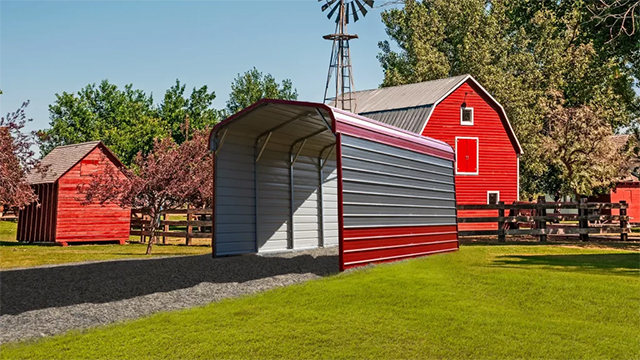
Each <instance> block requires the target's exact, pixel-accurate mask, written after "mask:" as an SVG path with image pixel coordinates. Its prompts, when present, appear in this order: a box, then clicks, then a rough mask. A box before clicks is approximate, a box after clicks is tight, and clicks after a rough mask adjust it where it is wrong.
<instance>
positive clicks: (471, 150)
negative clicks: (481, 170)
mask: <svg viewBox="0 0 640 360" xmlns="http://www.w3.org/2000/svg"><path fill="white" fill-rule="evenodd" d="M478 148H479V145H478V138H470V137H456V174H458V175H478Z"/></svg>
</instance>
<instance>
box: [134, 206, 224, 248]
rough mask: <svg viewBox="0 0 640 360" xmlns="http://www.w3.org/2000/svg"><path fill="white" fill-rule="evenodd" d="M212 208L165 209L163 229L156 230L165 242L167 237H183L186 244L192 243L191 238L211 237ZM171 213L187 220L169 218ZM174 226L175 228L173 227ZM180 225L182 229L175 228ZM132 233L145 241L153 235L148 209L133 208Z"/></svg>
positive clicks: (157, 234) (161, 221) (162, 220)
mask: <svg viewBox="0 0 640 360" xmlns="http://www.w3.org/2000/svg"><path fill="white" fill-rule="evenodd" d="M212 214H213V212H212V211H211V209H183V210H168V211H163V212H162V215H161V220H160V226H161V230H160V231H156V236H158V237H160V238H161V240H162V243H163V244H166V243H167V238H183V239H185V244H186V245H191V239H211V229H212V220H211V219H212V217H211V215H212ZM171 215H182V217H186V220H168V218H170V217H172V216H171ZM171 227H173V228H174V229H171ZM176 227H180V229H177V230H176V229H175V228H176ZM129 234H130V235H134V236H140V241H141V242H145V241H146V238H147V237H150V236H151V218H150V217H149V215H148V212H147V211H143V210H141V209H132V210H131V230H130V233H129Z"/></svg>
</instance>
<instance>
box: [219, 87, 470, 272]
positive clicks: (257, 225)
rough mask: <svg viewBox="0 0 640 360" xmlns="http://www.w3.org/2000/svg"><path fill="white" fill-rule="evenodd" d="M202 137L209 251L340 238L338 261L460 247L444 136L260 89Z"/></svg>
mask: <svg viewBox="0 0 640 360" xmlns="http://www.w3.org/2000/svg"><path fill="white" fill-rule="evenodd" d="M210 147H211V150H212V151H213V152H214V154H215V161H214V164H215V165H214V176H213V178H214V199H213V203H214V206H213V216H214V231H213V239H212V246H213V254H214V256H222V255H234V254H245V253H262V252H271V251H286V250H292V249H308V248H316V247H323V246H335V245H338V246H339V249H340V250H339V251H340V270H344V269H345V268H349V267H354V266H359V265H366V264H368V263H375V262H383V261H393V260H397V259H403V258H408V257H414V256H422V255H428V254H433V253H440V252H446V251H452V250H457V249H458V235H457V223H456V208H455V183H454V171H453V165H454V155H453V151H452V149H451V147H450V146H449V145H447V144H446V143H444V142H441V141H438V140H434V139H431V138H426V137H423V136H419V135H415V134H412V133H409V132H405V131H403V130H400V129H397V128H394V127H391V126H388V125H385V124H382V123H379V122H376V121H374V120H371V119H367V118H364V117H362V116H358V115H354V114H351V113H348V112H345V111H342V110H338V109H335V108H332V107H329V106H327V105H324V104H319V103H308V102H298V101H285V100H270V99H264V100H261V101H259V102H257V103H255V104H254V105H252V106H250V107H248V108H246V109H244V110H243V111H241V112H239V113H237V114H235V115H233V116H231V117H229V118H227V119H226V120H224V121H222V122H220V123H219V124H217V125H216V126H215V127H214V128H213V130H212V132H211V136H210Z"/></svg>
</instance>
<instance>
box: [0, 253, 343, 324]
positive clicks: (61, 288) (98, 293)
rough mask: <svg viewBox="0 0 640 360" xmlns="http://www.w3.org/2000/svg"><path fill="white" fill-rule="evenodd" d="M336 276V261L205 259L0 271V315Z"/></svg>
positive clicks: (333, 258)
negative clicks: (202, 287) (280, 278)
mask: <svg viewBox="0 0 640 360" xmlns="http://www.w3.org/2000/svg"><path fill="white" fill-rule="evenodd" d="M337 272H338V256H337V255H336V256H318V257H315V258H314V257H312V256H311V255H307V254H301V255H297V256H295V255H289V257H284V256H258V255H248V256H235V257H227V258H215V259H213V258H211V255H210V254H206V255H195V256H181V257H170V258H151V259H144V260H141V259H136V260H118V261H110V262H100V263H88V264H79V265H67V266H55V267H44V268H32V269H21V270H4V271H1V272H0V315H5V314H11V315H17V314H20V313H23V312H26V311H30V310H38V309H45V308H53V307H61V306H69V305H75V304H82V303H106V302H112V301H117V300H123V299H130V298H134V297H138V296H142V295H148V294H153V293H156V292H168V291H172V290H178V289H185V288H190V287H193V286H196V285H198V284H200V283H236V282H238V283H239V282H246V281H251V280H256V279H262V278H267V277H273V276H277V275H285V274H306V273H313V274H316V275H319V276H326V275H330V274H333V273H337Z"/></svg>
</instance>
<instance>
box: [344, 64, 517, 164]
mask: <svg viewBox="0 0 640 360" xmlns="http://www.w3.org/2000/svg"><path fill="white" fill-rule="evenodd" d="M467 81H471V82H472V83H473V84H474V85H475V86H477V87H478V88H480V89H481V91H482V92H483V93H484V94H485V95H487V97H488V98H489V100H490V101H491V102H492V103H493V104H494V105H496V107H497V108H498V113H499V115H500V117H501V118H502V119H503V122H504V123H505V129H506V131H507V133H508V135H509V137H511V138H512V140H513V143H514V148H515V149H516V152H517V153H519V154H522V147H521V146H520V142H519V141H518V138H517V137H516V134H515V132H514V131H513V128H512V127H511V124H510V123H509V120H508V118H507V113H506V112H505V111H504V108H503V107H502V105H500V103H498V101H496V100H495V99H494V98H493V97H492V96H491V94H489V92H488V91H487V90H486V89H485V88H483V87H482V85H480V84H479V83H478V82H477V81H476V80H475V79H474V78H473V77H472V76H471V75H469V74H465V75H459V76H453V77H449V78H445V79H437V80H431V81H425V82H420V83H415V84H406V85H399V86H391V87H385V88H379V89H371V90H362V91H356V92H354V93H353V97H354V98H355V101H356V110H357V112H358V114H360V115H362V116H366V117H368V118H371V119H374V120H377V121H380V122H383V123H386V124H389V125H391V126H395V127H398V128H401V129H404V130H407V131H411V132H413V133H417V134H422V133H423V132H424V129H425V127H426V126H427V123H428V122H429V118H430V117H431V114H432V113H433V109H434V108H435V107H436V106H437V105H438V104H439V103H440V102H441V101H442V100H444V99H445V98H446V97H447V96H449V95H450V94H451V93H452V92H453V91H455V90H456V89H457V88H459V87H460V86H461V85H462V84H464V83H465V82H467Z"/></svg>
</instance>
